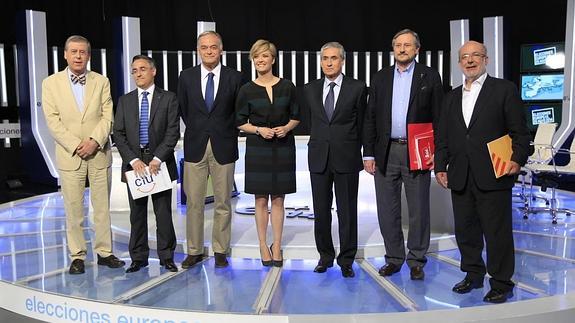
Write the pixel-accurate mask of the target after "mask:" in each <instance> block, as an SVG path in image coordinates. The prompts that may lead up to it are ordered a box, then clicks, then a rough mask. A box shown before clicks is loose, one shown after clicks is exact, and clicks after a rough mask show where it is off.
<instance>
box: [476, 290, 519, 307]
mask: <svg viewBox="0 0 575 323" xmlns="http://www.w3.org/2000/svg"><path fill="white" fill-rule="evenodd" d="M511 297H513V290H509V291H503V290H500V289H492V290H490V291H489V293H487V294H486V295H485V297H483V301H484V302H488V303H496V304H499V303H505V302H506V301H507V299H509V298H511Z"/></svg>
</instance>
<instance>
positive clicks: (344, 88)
mask: <svg viewBox="0 0 575 323" xmlns="http://www.w3.org/2000/svg"><path fill="white" fill-rule="evenodd" d="M346 94H347V77H346V76H345V75H343V79H342V80H341V88H340V89H339V95H338V96H337V101H336V102H335V107H334V109H335V111H334V112H333V115H332V116H331V121H333V120H335V118H337V116H338V115H339V114H341V113H342V112H338V111H339V110H341V109H342V106H341V104H343V103H341V104H340V102H343V98H345V96H346Z"/></svg>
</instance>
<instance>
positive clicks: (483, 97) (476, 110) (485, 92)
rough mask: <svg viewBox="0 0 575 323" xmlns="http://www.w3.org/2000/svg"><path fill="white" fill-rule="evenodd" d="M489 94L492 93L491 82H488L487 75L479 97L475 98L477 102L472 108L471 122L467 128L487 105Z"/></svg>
mask: <svg viewBox="0 0 575 323" xmlns="http://www.w3.org/2000/svg"><path fill="white" fill-rule="evenodd" d="M491 92H492V88H491V80H490V77H489V75H487V77H486V78H485V81H484V82H483V86H482V87H481V91H479V96H478V97H477V101H475V106H473V113H472V114H471V120H470V121H469V127H468V128H470V129H471V127H472V126H473V124H474V123H475V121H476V120H477V116H478V115H479V114H480V113H481V111H482V110H483V108H484V107H485V104H486V103H487V100H488V98H489V96H490V94H491Z"/></svg>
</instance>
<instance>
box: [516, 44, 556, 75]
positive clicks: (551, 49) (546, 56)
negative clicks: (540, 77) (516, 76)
mask: <svg viewBox="0 0 575 323" xmlns="http://www.w3.org/2000/svg"><path fill="white" fill-rule="evenodd" d="M564 67H565V44H564V43H559V42H557V43H545V44H528V45H521V72H542V71H557V70H561V69H563V68H564Z"/></svg>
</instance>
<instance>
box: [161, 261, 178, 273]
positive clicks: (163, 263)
mask: <svg viewBox="0 0 575 323" xmlns="http://www.w3.org/2000/svg"><path fill="white" fill-rule="evenodd" d="M160 266H164V268H166V270H169V271H171V272H174V273H175V272H177V271H178V266H176V264H175V263H174V260H173V259H171V258H170V259H166V260H163V261H160Z"/></svg>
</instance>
